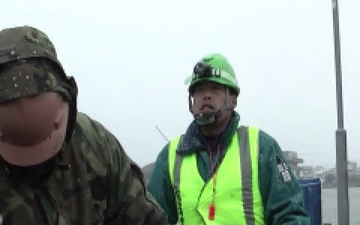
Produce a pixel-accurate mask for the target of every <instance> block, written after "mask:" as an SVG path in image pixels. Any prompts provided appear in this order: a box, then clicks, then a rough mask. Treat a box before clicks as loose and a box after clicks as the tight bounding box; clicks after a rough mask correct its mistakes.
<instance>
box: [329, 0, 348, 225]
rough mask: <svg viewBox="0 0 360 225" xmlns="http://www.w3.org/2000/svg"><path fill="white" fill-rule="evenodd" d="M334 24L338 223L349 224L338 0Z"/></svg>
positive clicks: (333, 4) (334, 8) (334, 5)
mask: <svg viewBox="0 0 360 225" xmlns="http://www.w3.org/2000/svg"><path fill="white" fill-rule="evenodd" d="M332 7H333V26H334V55H335V69H336V103H337V130H336V133H335V134H336V135H335V136H336V177H337V201H338V208H337V213H338V218H337V219H338V224H339V225H340V224H341V225H349V190H348V171H347V149H346V130H345V129H344V115H343V114H344V111H343V99H342V77H341V52H340V30H339V10H338V1H337V0H332Z"/></svg>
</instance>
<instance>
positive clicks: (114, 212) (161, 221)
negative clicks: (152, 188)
mask: <svg viewBox="0 0 360 225" xmlns="http://www.w3.org/2000/svg"><path fill="white" fill-rule="evenodd" d="M103 137H104V139H103V143H106V148H107V149H108V151H109V153H110V156H109V158H110V162H109V170H108V176H107V179H108V184H109V185H108V187H107V188H108V203H107V204H108V207H107V211H106V213H105V223H104V224H107V225H120V224H124V225H125V224H126V225H128V224H131V225H166V224H168V222H167V217H166V214H165V212H164V211H163V210H162V209H161V208H160V207H159V206H158V204H157V203H156V201H155V200H154V199H153V198H152V196H151V195H150V193H148V192H147V190H146V186H145V182H144V177H143V174H142V172H141V169H140V168H139V167H138V166H137V165H136V164H135V163H134V162H133V161H132V160H131V159H130V158H129V157H128V156H127V154H126V153H125V151H124V149H123V148H122V146H121V144H120V143H119V142H118V141H117V139H116V138H115V137H114V136H113V135H112V134H111V133H110V132H105V135H104V136H103Z"/></svg>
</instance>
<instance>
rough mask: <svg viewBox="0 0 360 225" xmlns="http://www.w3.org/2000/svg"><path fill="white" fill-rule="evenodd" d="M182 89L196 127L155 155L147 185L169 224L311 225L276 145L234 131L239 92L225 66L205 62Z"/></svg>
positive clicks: (262, 136) (240, 128)
mask: <svg viewBox="0 0 360 225" xmlns="http://www.w3.org/2000/svg"><path fill="white" fill-rule="evenodd" d="M185 83H186V84H189V89H188V90H189V110H190V112H191V113H192V115H193V116H194V121H193V122H192V123H191V124H190V125H189V127H188V129H187V130H186V132H185V134H183V135H180V136H178V137H175V138H173V139H172V140H171V141H170V142H169V143H168V144H167V145H166V146H165V147H164V149H163V150H162V151H161V153H160V154H159V156H158V158H157V160H156V163H155V167H154V170H153V173H152V176H151V178H150V181H149V184H148V190H149V192H150V193H151V194H152V195H153V196H154V198H155V199H156V200H157V202H158V203H159V204H160V206H161V207H162V208H163V209H164V210H165V211H166V213H167V214H168V221H169V223H171V224H176V223H178V224H190V225H200V224H219V225H222V224H229V225H230V224H231V225H233V224H239V225H240V224H244V225H245V224H246V225H262V224H267V225H280V224H281V225H295V224H302V225H310V220H309V217H308V215H307V213H306V211H305V209H304V205H303V195H302V190H301V188H300V186H299V184H298V181H297V180H296V178H295V177H294V175H293V173H292V171H291V169H290V168H289V166H288V165H287V163H286V162H285V160H284V158H283V156H282V152H281V149H280V147H279V145H278V144H277V142H276V141H275V140H274V139H273V138H272V137H271V136H269V135H268V134H266V133H265V132H264V131H262V130H259V129H257V128H255V127H248V126H244V125H240V116H239V114H238V113H237V112H236V111H235V110H234V109H235V107H236V105H237V96H238V95H239V92H240V89H239V86H238V83H237V80H236V77H235V73H234V70H233V68H232V66H231V65H230V63H229V62H228V60H227V59H226V58H225V57H224V56H222V55H221V54H210V55H206V56H205V57H203V58H202V59H201V60H200V61H199V62H198V63H197V64H196V65H195V67H194V69H193V73H192V75H191V76H190V77H189V78H188V79H186V81H185Z"/></svg>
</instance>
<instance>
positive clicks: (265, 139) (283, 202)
mask: <svg viewBox="0 0 360 225" xmlns="http://www.w3.org/2000/svg"><path fill="white" fill-rule="evenodd" d="M239 120H240V116H239V115H238V114H237V113H236V112H235V113H234V114H233V117H232V120H231V122H230V124H229V126H228V127H227V129H226V130H225V131H224V132H223V133H222V134H221V135H220V137H219V139H218V142H219V144H220V146H221V147H222V149H223V151H222V152H223V154H226V149H227V146H228V144H229V142H230V139H231V137H232V136H233V135H234V132H236V131H237V129H238V126H239ZM259 139H260V140H259V145H260V146H259V151H260V152H259V185H260V193H261V197H262V201H263V205H264V221H265V223H266V224H267V225H279V224H282V225H299V224H301V225H310V219H309V217H308V215H307V213H306V211H305V208H304V203H303V194H302V190H301V187H300V186H299V183H298V181H297V179H296V178H295V177H294V175H293V172H292V171H291V169H290V167H289V166H287V163H286V162H285V160H284V158H283V156H282V151H281V149H280V147H279V145H278V143H277V142H276V141H275V140H274V139H273V138H272V137H271V136H269V135H268V134H266V133H265V132H263V131H261V130H260V133H259ZM202 140H203V137H202V136H201V135H200V134H199V132H198V127H197V125H196V123H195V122H194V121H193V122H192V123H191V124H190V126H189V127H188V129H187V131H186V133H185V134H184V137H183V144H182V145H180V146H182V147H181V148H180V149H178V150H177V151H180V152H182V154H184V153H185V154H197V164H198V171H199V174H200V175H201V177H202V178H203V180H204V181H205V182H207V181H208V180H209V178H210V176H209V175H210V174H209V168H210V166H209V156H208V153H207V151H206V148H207V147H206V146H205V144H203V143H204V142H203V141H202ZM168 145H169V144H167V145H166V146H165V147H164V148H163V150H162V151H161V152H160V154H159V156H158V158H157V160H156V162H155V167H154V170H153V173H152V176H151V178H150V181H149V184H148V190H149V192H150V193H151V194H152V196H153V197H154V198H155V199H156V201H157V202H158V203H159V204H160V206H161V207H162V208H163V209H164V210H165V211H166V213H167V214H168V221H169V223H170V224H176V223H177V221H178V215H177V209H176V202H175V196H174V191H173V188H172V185H171V181H170V177H169V166H168ZM216 153H217V151H213V154H214V157H213V159H214V160H213V162H212V163H213V164H214V163H216V162H215V160H216V158H217V155H216ZM280 167H281V168H284V167H285V168H287V169H288V172H289V174H290V177H291V179H290V180H289V179H288V178H284V176H283V174H282V173H281V171H280Z"/></svg>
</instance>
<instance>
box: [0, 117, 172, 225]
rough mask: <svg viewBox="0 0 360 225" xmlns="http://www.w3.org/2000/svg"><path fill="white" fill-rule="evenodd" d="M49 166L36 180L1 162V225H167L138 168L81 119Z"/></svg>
mask: <svg viewBox="0 0 360 225" xmlns="http://www.w3.org/2000/svg"><path fill="white" fill-rule="evenodd" d="M50 161H51V163H49V162H47V163H46V165H45V164H44V166H43V168H42V169H41V170H40V171H37V172H36V175H34V173H33V174H31V173H27V172H26V171H27V170H25V169H26V168H21V167H18V168H16V167H14V166H11V165H8V164H7V163H5V162H4V161H0V196H1V197H0V225H50V224H51V225H52V224H54V225H75V224H76V225H80V224H81V225H100V224H108V225H120V224H126V225H145V224H146V225H155V224H156V225H162V224H168V223H167V222H166V221H167V219H166V215H165V214H164V212H163V210H162V209H161V208H159V207H158V206H157V204H156V203H155V201H154V200H153V199H152V197H151V196H150V195H149V194H148V193H147V192H146V189H145V186H144V181H143V177H142V173H141V170H140V169H139V167H138V166H137V165H135V163H133V162H132V161H131V160H130V159H129V158H128V156H127V155H126V153H125V152H124V150H123V148H122V146H121V145H120V143H119V142H118V141H117V139H116V138H115V137H114V136H113V135H112V134H111V133H110V132H109V131H108V130H106V129H105V128H104V127H103V126H102V125H101V124H99V123H98V122H96V121H94V120H92V119H90V118H89V117H88V116H86V115H85V114H82V113H79V114H78V116H77V121H76V125H75V130H74V134H73V136H72V139H71V141H70V142H69V143H68V144H67V145H66V146H64V148H63V149H62V150H61V151H60V153H59V154H58V155H57V156H56V157H55V159H52V160H50ZM12 167H14V168H12ZM29 170H31V169H30V168H29ZM19 171H20V172H19ZM35 178H36V179H35Z"/></svg>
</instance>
